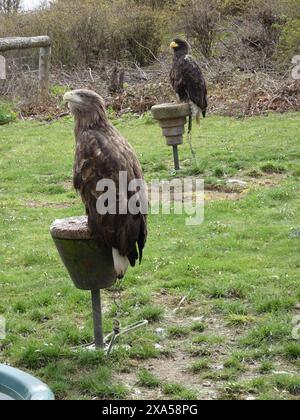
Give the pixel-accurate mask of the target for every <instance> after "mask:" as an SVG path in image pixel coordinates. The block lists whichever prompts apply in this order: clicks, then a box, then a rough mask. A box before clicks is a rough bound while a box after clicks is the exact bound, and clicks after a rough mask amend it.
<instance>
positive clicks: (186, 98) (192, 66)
mask: <svg viewBox="0 0 300 420" xmlns="http://www.w3.org/2000/svg"><path fill="white" fill-rule="evenodd" d="M170 48H172V49H173V50H174V58H173V65H172V69H171V73H170V80H171V84H172V86H173V88H174V90H175V92H176V94H177V96H178V98H179V100H180V101H181V102H189V103H190V104H191V106H192V112H193V115H195V116H196V121H197V123H198V124H199V123H200V114H201V113H202V115H203V117H204V118H205V116H206V110H207V106H208V98H207V87H206V82H205V79H204V76H203V74H202V71H201V69H200V67H199V65H198V63H197V62H196V61H195V60H194V58H193V57H192V56H191V55H189V45H188V43H187V42H186V41H184V40H182V39H179V38H176V39H174V41H173V42H172V43H171V45H170Z"/></svg>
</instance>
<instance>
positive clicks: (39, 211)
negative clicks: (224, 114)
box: [0, 113, 300, 399]
mask: <svg viewBox="0 0 300 420" xmlns="http://www.w3.org/2000/svg"><path fill="white" fill-rule="evenodd" d="M114 123H115V124H116V125H117V127H118V129H119V130H120V131H121V132H122V133H123V134H124V135H125V136H126V137H127V138H128V139H129V141H130V142H131V143H132V144H133V146H134V147H135V149H136V151H137V153H138V156H139V158H140V160H141V163H142V166H143V169H144V171H145V176H146V179H147V180H148V181H150V180H152V179H172V178H174V177H176V176H188V175H195V174H196V175H197V176H200V177H203V178H204V179H205V180H206V185H207V187H208V189H209V190H210V193H211V194H212V195H213V198H212V199H209V200H208V202H207V204H206V214H205V221H204V223H203V224H202V225H201V226H197V227H192V228H190V227H187V226H186V224H185V216H180V215H170V216H162V215H160V216H155V215H150V217H149V241H148V243H147V248H146V250H145V258H144V261H143V264H142V265H141V266H138V267H136V268H135V269H134V270H129V272H128V274H127V275H126V279H125V280H124V283H123V284H122V289H123V290H122V305H121V309H122V311H121V312H122V316H121V321H122V325H124V326H125V325H127V324H130V323H132V322H135V321H137V320H141V319H147V320H148V321H149V325H148V327H147V328H144V329H143V330H139V331H136V332H133V333H131V334H129V335H127V336H124V337H123V338H122V340H121V342H120V344H124V345H126V346H127V347H125V346H124V347H122V346H120V347H119V348H118V349H117V351H116V352H115V353H114V354H113V355H111V356H110V357H108V358H106V357H105V356H104V355H103V354H102V353H101V352H100V353H95V354H93V353H92V354H90V353H85V352H84V351H77V352H76V351H74V350H73V347H74V346H79V345H81V344H85V343H89V342H90V341H91V340H92V335H93V330H92V320H91V307H90V296H89V293H87V292H83V291H79V290H76V289H75V288H74V286H73V285H72V284H71V281H70V279H69V277H68V274H67V272H66V270H65V269H64V267H63V265H62V263H61V261H60V258H59V256H58V254H57V251H56V249H55V247H54V244H53V243H52V240H51V238H50V235H49V226H50V224H51V223H52V221H53V220H54V219H58V218H64V217H68V216H75V215H81V214H82V213H83V212H84V209H83V206H82V204H81V201H80V199H79V197H78V196H77V195H76V194H75V193H74V191H73V189H72V185H71V178H72V164H73V162H72V161H73V155H74V139H73V132H72V131H73V121H72V119H71V118H66V119H63V120H61V121H58V122H54V123H50V124H49V123H40V122H29V121H28V122H18V123H14V124H11V125H5V126H1V127H0V166H1V183H0V315H1V316H5V318H6V320H7V337H6V339H5V340H3V341H2V342H1V347H0V348H1V350H0V361H1V362H4V363H9V364H11V365H14V366H17V367H20V368H22V369H25V370H26V371H29V372H32V373H33V374H35V375H37V376H38V377H40V378H41V379H42V380H45V381H46V382H47V383H49V385H50V386H51V387H52V388H53V389H54V391H55V393H56V396H57V398H59V399H77V398H78V399H91V398H116V399H118V398H125V397H129V398H131V395H132V393H131V389H130V384H128V381H127V377H125V376H123V375H125V373H124V372H125V371H126V372H129V373H127V375H128V374H130V375H132V377H133V378H132V384H133V385H132V386H133V387H139V386H141V387H142V388H143V387H145V388H147V387H151V383H154V385H155V384H157V386H156V385H155V387H154V385H152V386H153V388H152V391H151V392H154V393H155V392H157V396H158V397H159V396H161V394H159V392H163V394H164V395H165V396H169V397H170V398H176V397H178V398H182V399H190V398H192V397H197V395H195V392H194V391H191V390H190V386H189V379H188V378H189V376H188V375H191V376H192V378H194V379H193V380H195V381H199V389H200V388H201V387H202V383H203V382H204V381H207V380H209V381H210V382H211V384H212V385H211V388H210V389H213V390H214V391H215V392H216V394H217V395H218V396H219V397H220V398H221V397H224V398H231V399H243V398H245V397H247V396H248V395H249V392H250V393H251V395H254V396H255V398H258V399H270V398H272V397H274V398H276V399H293V398H297V396H298V393H299V378H298V376H297V375H296V374H295V373H294V372H297V371H299V367H300V365H299V354H300V351H299V342H297V341H294V340H292V329H293V327H294V325H293V323H292V319H293V317H294V316H296V315H297V314H299V311H298V312H297V310H296V309H295V305H296V303H298V302H299V300H300V285H299V270H300V264H299V251H300V242H299V235H297V234H296V233H295V232H298V231H299V229H300V212H299V204H300V198H299V197H300V195H299V190H300V186H299V185H300V184H299V179H300V176H299V174H300V145H299V114H297V113H296V114H286V115H276V114H271V115H269V116H268V117H256V118H250V119H245V120H241V119H239V120H235V119H231V118H220V117H210V118H208V119H207V120H206V121H205V122H203V124H202V127H201V129H200V131H199V130H198V129H197V128H196V127H195V128H194V132H193V143H194V147H195V149H196V151H197V164H194V163H193V162H192V159H191V156H190V151H189V147H188V145H187V144H186V142H185V144H184V145H183V146H181V147H180V158H181V163H182V172H180V173H178V174H177V175H176V174H175V175H174V172H173V166H172V150H171V148H167V147H166V146H165V141H164V140H163V138H162V137H161V131H160V128H159V127H158V126H157V124H156V123H154V122H153V121H152V120H151V118H150V117H149V116H148V115H147V116H146V117H145V118H139V119H137V118H134V117H133V116H127V117H126V118H124V119H120V120H115V121H114ZM228 177H230V178H238V179H242V180H245V181H246V182H247V186H246V187H245V190H244V191H243V194H241V195H238V194H239V192H238V190H234V189H233V192H235V194H236V195H237V196H233V195H232V194H231V192H232V187H230V188H229V187H228V185H227V178H228ZM214 191H217V193H215V192H214ZM227 198H230V199H227ZM184 296H187V297H188V299H187V301H186V302H185V303H184V304H183V305H182V308H181V309H180V310H179V311H177V312H176V313H175V312H174V309H175V308H176V307H177V305H178V303H179V302H180V301H181V299H182V298H183V297H184ZM103 298H104V303H105V307H106V309H107V311H105V316H104V330H105V332H106V333H109V332H110V331H111V329H112V323H113V318H114V316H115V313H116V307H115V305H114V303H113V293H112V292H110V291H106V292H104V293H103ZM199 319H200V320H201V321H199ZM202 319H203V322H202ZM157 328H163V329H164V330H165V331H166V334H163V336H159V335H158V334H157V333H156V332H155V331H156V330H157ZM194 358H195V359H194ZM174 360H175V361H177V362H176V363H177V364H176V363H175V362H174ZM178 360H179V361H181V362H180V363H178ZM270 361H272V364H271V363H270ZM152 362H153V363H154V366H156V368H154V369H152V368H151V373H150V371H149V365H150V364H151V363H152ZM220 365H223V366H224V369H222V370H216V369H215V368H214V366H220ZM143 369H146V370H147V373H146V371H145V370H143ZM148 371H149V372H148ZM163 371H166V372H167V373H168V372H169V371H172V372H173V376H172V377H171V379H168V378H166V377H167V376H168V375H166V376H164V374H163ZM282 371H286V372H287V373H288V375H284V376H281V375H279V376H278V375H275V374H273V373H272V372H282ZM193 372H194V373H193ZM148 373H149V375H150V376H149V375H148V376H147V374H148ZM152 374H153V377H152V376H151V375H152ZM245 377H247V378H253V379H251V380H252V382H251V381H248V382H247V383H245V380H244V378H245ZM172 378H176V379H175V383H174V381H173V379H172ZM151 381H152V382H151ZM156 381H157V382H156ZM253 381H254V382H253ZM255 381H256V382H255ZM130 383H131V382H130ZM147 384H148V385H147ZM158 384H161V385H159V386H158ZM178 384H180V386H179V385H178ZM275 388H276V391H274V389H275ZM203 392H205V390H204V391H203ZM207 396H209V395H207Z"/></svg>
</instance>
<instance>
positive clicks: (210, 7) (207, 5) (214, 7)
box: [182, 0, 221, 58]
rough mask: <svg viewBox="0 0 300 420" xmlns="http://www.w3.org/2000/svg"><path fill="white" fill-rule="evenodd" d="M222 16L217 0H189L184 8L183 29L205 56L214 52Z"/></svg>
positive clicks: (209, 55)
mask: <svg viewBox="0 0 300 420" xmlns="http://www.w3.org/2000/svg"><path fill="white" fill-rule="evenodd" d="M220 17H221V15H220V12H219V10H218V2H217V0H189V1H188V2H187V5H186V7H185V8H184V9H183V10H182V18H183V29H184V31H185V33H186V35H187V37H188V38H192V39H194V40H195V42H196V43H197V47H198V49H199V50H200V51H201V53H202V54H203V55H204V57H207V58H209V57H211V56H212V54H213V47H214V44H215V41H216V37H217V33H218V25H219V22H220Z"/></svg>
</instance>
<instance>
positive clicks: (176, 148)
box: [173, 145, 180, 171]
mask: <svg viewBox="0 0 300 420" xmlns="http://www.w3.org/2000/svg"><path fill="white" fill-rule="evenodd" d="M173 157H174V168H175V171H179V170H180V165H179V156H178V147H177V145H175V146H173Z"/></svg>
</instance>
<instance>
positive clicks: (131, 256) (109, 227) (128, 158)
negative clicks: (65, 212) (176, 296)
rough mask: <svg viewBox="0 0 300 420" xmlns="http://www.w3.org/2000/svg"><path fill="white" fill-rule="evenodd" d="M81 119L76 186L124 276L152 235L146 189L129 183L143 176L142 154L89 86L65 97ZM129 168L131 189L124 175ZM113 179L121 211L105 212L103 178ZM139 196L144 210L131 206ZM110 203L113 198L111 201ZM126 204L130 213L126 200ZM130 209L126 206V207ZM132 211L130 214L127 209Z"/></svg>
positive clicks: (91, 222) (93, 228)
mask: <svg viewBox="0 0 300 420" xmlns="http://www.w3.org/2000/svg"><path fill="white" fill-rule="evenodd" d="M64 101H65V102H67V103H68V105H69V108H70V109H71V111H72V113H73V115H74V118H75V137H76V152H75V163H74V179H73V182H74V187H75V189H76V190H77V191H79V193H80V195H81V198H82V201H83V203H84V204H85V207H86V212H87V215H88V225H89V228H90V230H91V233H92V236H93V238H95V239H99V240H101V242H104V243H105V244H106V245H107V246H108V247H110V248H112V255H113V260H114V266H115V271H116V274H117V276H118V277H119V278H122V277H123V276H124V274H125V272H126V270H127V268H128V266H129V263H130V264H131V266H135V264H136V261H137V260H140V262H141V260H142V255H143V249H144V246H145V243H146V238H147V216H146V213H147V209H146V211H145V202H146V207H147V200H146V193H145V190H143V189H141V188H140V187H135V188H129V189H130V191H128V186H129V184H130V183H131V181H133V182H134V180H143V173H142V169H141V166H140V163H139V161H138V158H137V156H136V154H135V152H134V150H133V148H132V147H131V146H130V144H129V143H128V142H127V141H126V140H125V139H124V138H123V137H122V135H121V134H120V133H119V132H118V131H117V130H116V128H115V127H114V126H113V125H112V124H111V122H110V121H109V120H108V118H107V115H106V110H105V106H104V101H103V99H102V98H101V97H100V96H99V95H98V94H97V93H95V92H92V91H89V90H85V89H83V90H75V91H73V92H68V93H66V94H65V96H64ZM120 172H122V174H123V176H124V173H126V174H127V175H126V178H127V180H126V185H125V194H124V193H122V191H124V190H122V191H121V186H120V179H119V174H120ZM103 180H109V182H111V181H113V183H114V185H115V189H116V194H115V195H114V196H115V197H116V211H115V212H107V213H106V214H104V213H102V212H101V213H99V211H98V207H97V203H98V201H99V198H100V199H101V196H102V198H103V199H104V195H103V194H106V193H107V190H108V188H106V189H103V191H99V187H97V185H98V182H99V181H101V182H102V181H103ZM133 196H137V197H138V199H137V200H136V204H137V207H138V208H140V210H138V212H133V213H131V212H129V211H128V202H129V201H130V198H132V197H133ZM105 201H106V203H105V205H107V200H105ZM124 203H125V212H124V211H122V212H121V211H120V210H119V209H120V205H121V204H122V205H124ZM123 209H124V207H123ZM124 213H126V214H124Z"/></svg>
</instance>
